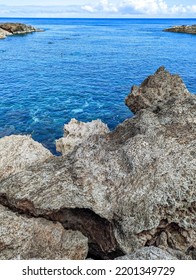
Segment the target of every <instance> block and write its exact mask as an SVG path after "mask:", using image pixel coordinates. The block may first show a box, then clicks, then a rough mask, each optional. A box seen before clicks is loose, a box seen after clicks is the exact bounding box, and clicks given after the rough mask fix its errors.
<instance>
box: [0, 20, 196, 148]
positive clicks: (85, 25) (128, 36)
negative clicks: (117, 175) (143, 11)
mask: <svg viewBox="0 0 196 280" xmlns="http://www.w3.org/2000/svg"><path fill="white" fill-rule="evenodd" d="M7 21H9V22H22V23H26V24H30V25H33V26H35V27H38V28H42V29H44V30H45V32H38V33H33V34H29V35H24V36H11V37H8V38H6V39H5V40H0V137H3V136H5V135H10V134H31V135H32V137H33V139H35V140H37V141H39V142H41V143H42V144H43V145H44V146H46V147H47V148H49V149H50V150H51V151H53V152H55V144H54V143H55V139H57V138H60V137H61V136H62V134H63V125H64V124H65V123H67V122H69V121H70V119H71V118H76V119H78V120H81V121H91V120H93V119H97V118H99V119H101V120H102V121H103V122H105V123H107V124H108V126H109V127H110V128H111V129H113V128H114V127H115V126H116V125H117V124H118V123H120V122H122V121H123V120H124V119H126V118H128V117H130V116H131V115H132V114H131V112H130V111H129V110H128V109H127V108H126V106H125V105H124V99H125V97H126V96H127V94H128V93H129V92H130V88H131V86H132V85H133V84H140V83H141V82H142V81H143V80H144V79H145V78H146V77H147V76H148V75H150V74H152V73H154V71H156V70H157V68H158V67H159V66H161V65H164V66H165V67H166V68H167V69H168V70H169V71H171V72H172V73H178V74H180V76H181V77H182V78H183V80H184V82H185V83H186V85H187V87H188V89H189V90H190V91H191V92H193V93H196V78H195V77H196V62H195V57H196V36H194V35H188V34H175V33H167V32H162V30H163V29H164V28H167V27H170V26H173V25H181V24H196V19H149V20H147V19H0V22H7Z"/></svg>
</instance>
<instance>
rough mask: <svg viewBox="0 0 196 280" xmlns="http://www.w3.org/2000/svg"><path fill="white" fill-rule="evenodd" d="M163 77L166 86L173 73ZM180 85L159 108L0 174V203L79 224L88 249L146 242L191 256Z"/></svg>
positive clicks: (192, 168) (191, 174) (193, 188)
mask: <svg viewBox="0 0 196 280" xmlns="http://www.w3.org/2000/svg"><path fill="white" fill-rule="evenodd" d="M160 72H161V73H162V74H163V72H165V70H164V69H159V71H158V76H159V75H160V74H159V73H160ZM162 74H161V76H162ZM155 75H156V74H155ZM166 77H168V87H169V88H170V83H171V80H172V84H173V82H174V80H175V78H174V77H173V78H172V77H171V75H170V74H169V75H168V74H166ZM176 79H177V81H179V78H178V77H177V78H176ZM156 81H159V82H160V86H161V85H162V80H161V79H159V78H158V80H157V79H156ZM164 83H167V81H164ZM148 85H149V84H148V83H146V90H145V86H144V87H143V91H146V92H147V91H148V88H149V86H148ZM177 85H178V83H177ZM181 85H182V84H181V83H180V87H179V94H178V93H177V92H178V90H177V89H175V92H174V94H172V93H171V92H170V90H166V93H165V94H162V95H161V96H162V97H163V98H164V100H163V101H162V102H160V104H159V106H157V104H156V98H155V102H151V103H149V106H148V107H147V108H146V109H143V108H142V106H140V105H139V107H138V110H137V114H136V115H135V116H134V117H133V118H132V119H128V120H126V121H124V122H123V123H122V124H120V125H119V126H118V127H117V128H116V129H115V130H114V131H112V132H110V133H107V134H105V135H101V136H98V135H92V136H90V137H88V139H87V140H86V141H83V142H82V143H80V144H79V145H78V146H75V148H74V150H73V151H72V152H70V153H69V154H68V155H66V156H64V157H57V158H56V157H51V158H48V159H47V160H46V161H44V162H42V163H37V164H34V165H33V166H28V167H27V168H26V169H25V170H23V171H21V172H20V173H17V174H15V175H13V176H10V177H9V178H7V179H6V180H2V181H1V182H0V203H1V204H3V205H6V206H7V207H9V208H11V207H15V209H17V211H22V212H24V213H28V214H29V215H34V216H45V217H48V218H49V219H51V220H54V221H58V222H61V223H62V224H63V226H64V227H65V228H70V229H74V230H80V231H81V232H82V233H83V234H85V235H86V236H88V238H89V243H90V248H91V246H92V247H93V249H92V251H93V254H94V252H95V250H97V251H99V253H98V254H99V255H101V252H102V253H103V255H104V254H105V255H107V257H109V258H110V257H111V258H112V256H114V255H115V254H116V252H120V253H119V254H121V255H122V252H124V253H125V254H129V253H132V252H133V251H135V250H136V249H139V248H141V247H144V246H146V245H147V246H157V247H160V248H164V250H166V251H169V249H171V250H175V251H176V252H177V251H178V252H181V254H182V256H183V255H189V253H190V254H191V256H193V257H194V254H193V253H191V252H194V250H195V248H196V224H195V213H196V185H195V182H196V156H195V150H196V149H195V148H196V96H195V95H191V94H189V93H188V92H187V91H186V88H185V87H184V86H183V85H182V86H181ZM156 86H157V87H158V86H159V83H158V82H156ZM168 87H166V89H168ZM155 97H156V94H155Z"/></svg>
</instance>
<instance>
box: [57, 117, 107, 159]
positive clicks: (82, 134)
mask: <svg viewBox="0 0 196 280" xmlns="http://www.w3.org/2000/svg"><path fill="white" fill-rule="evenodd" d="M108 132H109V128H108V127H107V125H106V124H104V123H103V122H102V121H101V120H95V121H91V122H87V123H84V122H80V121H77V120H76V119H71V121H70V122H69V123H68V124H65V125H64V136H63V137H62V138H60V139H58V140H57V141H56V148H57V151H58V152H60V153H62V154H63V155H66V154H68V153H70V152H72V151H73V149H74V148H75V146H78V145H79V144H81V143H82V142H84V141H87V139H88V138H89V137H90V136H92V135H99V136H101V135H104V134H106V133H108Z"/></svg>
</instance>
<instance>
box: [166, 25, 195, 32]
mask: <svg viewBox="0 0 196 280" xmlns="http://www.w3.org/2000/svg"><path fill="white" fill-rule="evenodd" d="M164 31H166V32H177V33H188V34H196V24H194V25H180V26H173V27H170V28H166V29H164Z"/></svg>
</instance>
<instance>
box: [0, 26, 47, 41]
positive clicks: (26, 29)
mask: <svg viewBox="0 0 196 280" xmlns="http://www.w3.org/2000/svg"><path fill="white" fill-rule="evenodd" d="M40 31H42V30H41V29H37V28H35V27H33V26H31V25H26V24H23V23H1V24H0V39H4V38H6V37H7V36H11V35H19V34H27V33H32V32H40Z"/></svg>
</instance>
